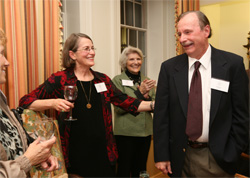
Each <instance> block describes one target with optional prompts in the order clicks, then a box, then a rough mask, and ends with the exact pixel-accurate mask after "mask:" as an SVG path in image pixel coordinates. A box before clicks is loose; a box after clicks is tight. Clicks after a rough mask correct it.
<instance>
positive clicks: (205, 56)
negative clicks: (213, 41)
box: [188, 44, 212, 69]
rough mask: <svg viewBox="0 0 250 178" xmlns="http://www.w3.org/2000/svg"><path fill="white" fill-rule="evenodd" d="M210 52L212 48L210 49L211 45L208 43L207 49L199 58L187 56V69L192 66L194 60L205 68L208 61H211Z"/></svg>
mask: <svg viewBox="0 0 250 178" xmlns="http://www.w3.org/2000/svg"><path fill="white" fill-rule="evenodd" d="M211 52H212V49H211V46H210V44H209V45H208V48H207V51H206V52H205V54H203V56H202V57H201V58H200V59H199V60H198V59H195V58H192V57H189V56H188V65H189V69H190V68H191V67H192V66H193V64H194V63H195V62H196V61H199V62H200V63H201V65H202V66H203V67H204V68H205V69H207V68H208V66H209V63H210V61H211Z"/></svg>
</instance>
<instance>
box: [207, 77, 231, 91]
mask: <svg viewBox="0 0 250 178" xmlns="http://www.w3.org/2000/svg"><path fill="white" fill-rule="evenodd" d="M211 88H212V89H215V90H219V91H223V92H226V93H227V92H228V88H229V81H226V80H221V79H215V78H212V79H211Z"/></svg>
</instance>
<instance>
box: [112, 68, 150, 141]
mask: <svg viewBox="0 0 250 178" xmlns="http://www.w3.org/2000/svg"><path fill="white" fill-rule="evenodd" d="M145 79H149V78H147V77H145V76H144V75H142V74H141V81H144V80H145ZM122 80H130V79H129V78H128V76H127V75H126V73H125V72H122V73H121V74H120V75H117V76H115V77H114V78H113V80H112V81H113V83H114V84H115V86H116V87H117V88H118V89H120V90H121V91H122V92H123V93H126V94H127V95H129V96H131V97H133V98H138V97H137V96H136V94H135V92H138V89H137V87H136V86H135V85H133V86H123V85H122ZM149 96H150V97H151V100H155V89H151V90H150V91H149ZM139 99H140V98H139ZM114 115H115V120H114V134H115V135H123V136H138V137H146V136H149V135H152V134H153V117H152V114H151V112H141V113H140V114H138V115H137V116H133V115H132V114H129V113H128V112H126V111H124V110H123V109H121V108H119V107H116V106H114Z"/></svg>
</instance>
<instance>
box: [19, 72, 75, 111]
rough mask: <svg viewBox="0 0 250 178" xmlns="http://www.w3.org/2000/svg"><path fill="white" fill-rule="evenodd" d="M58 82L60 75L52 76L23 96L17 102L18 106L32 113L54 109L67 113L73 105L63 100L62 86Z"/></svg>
mask: <svg viewBox="0 0 250 178" xmlns="http://www.w3.org/2000/svg"><path fill="white" fill-rule="evenodd" d="M60 81H61V76H60V75H55V74H52V75H51V76H50V78H48V79H47V80H46V81H45V82H44V83H43V84H41V85H40V86H39V87H37V88H36V89H35V90H33V91H32V92H31V93H29V94H26V95H24V96H23V97H22V98H21V99H20V101H19V106H21V107H23V108H24V109H31V110H34V111H44V110H46V109H55V110H57V111H59V112H61V111H66V112H68V111H69V110H70V107H74V104H72V103H71V102H69V101H67V100H65V99H63V89H62V88H63V86H62V84H61V82H60Z"/></svg>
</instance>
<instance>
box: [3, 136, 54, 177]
mask: <svg viewBox="0 0 250 178" xmlns="http://www.w3.org/2000/svg"><path fill="white" fill-rule="evenodd" d="M55 140H56V138H55V137H53V138H52V139H50V140H48V141H45V142H40V139H37V140H35V141H34V142H33V143H31V144H30V146H29V147H28V149H27V151H26V152H25V153H24V154H23V155H22V156H19V157H18V158H17V159H15V160H8V161H5V160H2V157H4V155H5V154H6V153H5V151H4V148H1V147H0V148H1V149H0V154H1V155H0V177H1V178H2V177H3V178H5V177H6V178H10V177H11V178H19V177H22V178H23V177H27V175H26V173H27V172H28V171H30V169H31V167H32V166H34V165H38V164H40V163H42V162H49V163H52V165H50V167H52V168H50V169H48V171H51V170H53V169H54V170H55V169H58V163H57V159H55V158H53V156H52V157H51V153H50V149H51V147H52V146H53V144H54V143H55ZM5 156H6V155H5ZM51 159H52V160H53V161H51Z"/></svg>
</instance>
